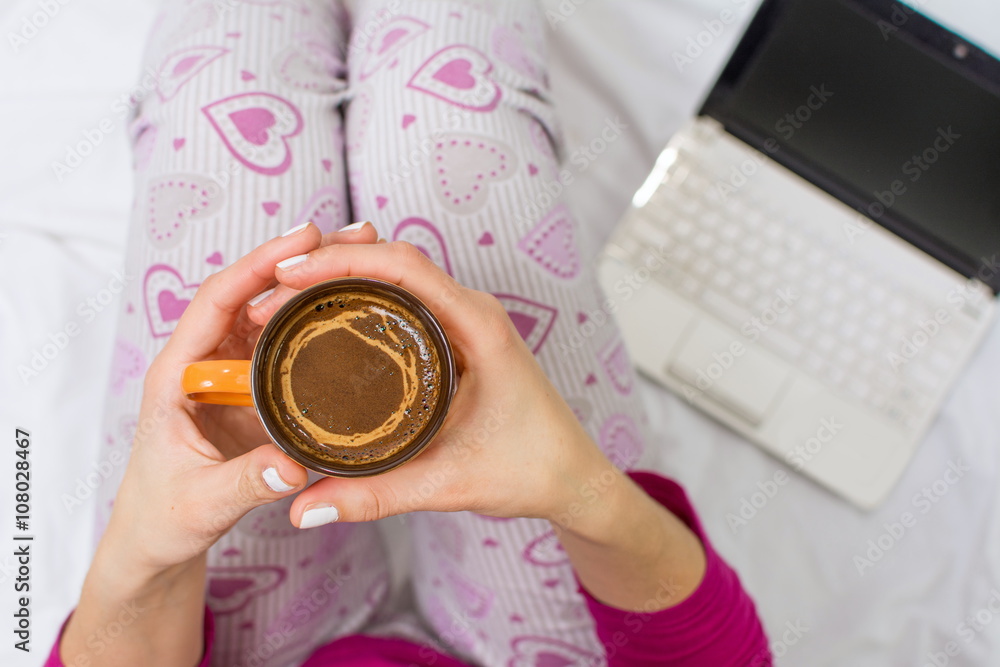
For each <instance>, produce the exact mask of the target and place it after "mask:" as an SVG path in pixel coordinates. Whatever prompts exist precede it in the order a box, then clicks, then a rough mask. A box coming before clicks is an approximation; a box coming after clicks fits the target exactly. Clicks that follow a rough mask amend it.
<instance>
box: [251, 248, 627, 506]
mask: <svg viewBox="0 0 1000 667" xmlns="http://www.w3.org/2000/svg"><path fill="white" fill-rule="evenodd" d="M283 266H285V267H286V268H280V267H279V268H278V269H277V271H276V275H277V279H278V281H279V282H280V283H281V285H282V286H279V287H278V288H277V289H276V290H275V292H274V293H273V294H272V295H271V296H270V297H269V298H268V299H266V300H264V301H263V302H261V303H259V304H257V305H256V306H254V307H252V308H250V314H249V317H250V319H251V321H253V322H255V323H257V324H261V325H262V324H264V323H265V322H266V321H267V320H268V319H269V318H270V317H271V315H272V314H273V313H274V312H275V311H276V310H277V308H278V307H279V306H280V305H281V304H283V303H284V302H285V301H287V300H288V299H289V298H290V297H291V296H292V295H293V294H295V293H296V292H298V291H299V290H302V289H304V288H306V287H309V286H310V285H313V284H315V283H317V282H320V281H323V280H327V279H330V278H334V277H339V276H347V275H353V276H369V277H372V278H378V279H381V280H386V281H388V282H392V283H395V284H398V285H400V286H401V287H403V288H405V289H407V290H409V291H410V292H412V293H413V294H415V295H416V296H417V297H418V298H420V299H421V300H422V301H423V302H424V303H425V304H427V306H428V307H429V308H430V309H431V310H432V311H433V312H434V313H435V315H437V317H438V318H439V319H440V321H441V323H442V325H443V326H444V328H445V330H446V331H447V333H448V336H449V338H450V340H451V342H452V344H453V347H454V350H455V355H456V360H457V362H458V366H459V372H460V376H461V377H460V380H459V382H458V389H457V393H456V394H455V398H454V401H453V402H452V406H451V409H450V411H449V413H448V417H447V419H446V420H445V422H444V424H443V426H442V428H441V430H440V431H439V432H438V435H437V436H436V437H435V439H434V441H433V442H432V443H431V445H430V446H429V447H428V448H427V449H426V450H425V451H424V452H423V453H422V454H420V456H418V457H416V458H415V459H413V460H412V461H410V462H408V463H406V464H405V465H403V466H401V467H399V468H397V469H395V470H393V471H391V472H388V473H386V474H383V475H379V476H375V477H368V478H360V479H334V478H329V479H324V480H321V481H319V482H317V483H315V484H313V485H312V486H311V487H310V488H308V489H307V490H305V491H304V492H303V493H301V494H300V495H299V497H298V498H296V500H295V502H294V503H293V505H292V510H291V514H292V520H293V522H295V523H297V524H299V525H306V526H308V525H312V524H314V522H315V519H313V518H311V517H329V518H332V517H333V515H334V512H332V511H331V510H329V509H325V508H328V507H329V506H331V505H332V506H333V507H336V509H337V512H336V514H337V515H338V516H339V519H340V520H342V521H370V520H373V519H379V518H383V517H386V516H391V515H395V514H401V513H404V512H412V511H419V510H438V511H455V510H472V511H475V512H479V513H482V514H488V515H492V516H497V517H539V518H551V517H553V516H555V515H557V514H560V513H562V512H565V510H566V507H567V506H568V504H569V503H570V502H572V500H571V499H572V498H573V497H575V495H576V494H577V493H578V486H579V483H580V482H581V481H585V480H587V479H589V478H591V477H593V476H594V475H599V474H600V473H601V472H602V471H605V470H608V469H609V468H611V464H610V463H609V462H608V461H607V459H606V458H604V456H603V454H602V453H601V452H600V451H599V450H598V449H597V446H596V445H595V444H594V443H593V441H592V440H591V439H590V438H589V436H588V435H587V434H586V432H585V431H584V430H583V428H582V427H581V426H580V424H579V422H578V420H577V418H576V417H575V415H574V414H573V412H572V411H571V410H570V408H569V407H568V406H567V405H566V403H565V402H564V401H563V399H562V398H561V397H560V396H559V394H558V392H557V391H556V390H555V388H554V387H553V386H552V384H551V383H550V382H549V380H548V378H547V377H546V376H545V374H544V373H543V372H542V369H541V368H540V367H539V365H538V363H537V362H536V361H535V358H534V356H533V355H532V353H531V351H530V350H529V349H528V347H527V346H526V345H525V343H524V341H523V340H522V339H521V337H520V335H519V334H518V332H517V330H516V329H515V328H514V325H513V323H512V322H511V321H510V318H509V317H508V316H507V313H506V312H505V311H504V309H503V307H502V306H501V304H500V303H499V301H497V299H496V298H495V297H493V296H491V295H489V294H485V293H483V292H477V291H474V290H471V289H467V288H465V287H463V286H462V285H460V284H459V283H458V282H456V281H455V280H454V279H453V278H452V277H451V276H449V275H448V274H446V273H445V272H444V271H442V270H441V269H440V268H438V267H437V266H436V265H434V264H433V263H432V262H431V261H430V260H429V259H427V258H426V257H425V256H424V255H423V254H422V253H421V252H420V251H419V250H417V249H416V248H415V247H414V246H412V245H410V244H407V243H403V242H396V243H386V244H377V245H350V246H345V245H327V246H324V247H320V248H318V249H316V250H313V251H312V252H310V253H308V255H307V256H306V257H304V259H303V261H300V262H299V263H294V264H293V263H291V262H289V263H285V264H284V265H283ZM309 509H318V510H319V512H316V513H314V514H311V515H310V518H304V517H303V515H304V513H305V512H306V511H308V510H309ZM328 520H329V519H328Z"/></svg>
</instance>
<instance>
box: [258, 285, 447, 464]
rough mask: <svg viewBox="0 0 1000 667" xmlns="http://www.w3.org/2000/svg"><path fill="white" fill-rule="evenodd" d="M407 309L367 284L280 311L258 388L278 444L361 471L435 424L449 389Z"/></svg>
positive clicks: (428, 340)
mask: <svg viewBox="0 0 1000 667" xmlns="http://www.w3.org/2000/svg"><path fill="white" fill-rule="evenodd" d="M397 289H398V288H397ZM404 294H405V293H404ZM411 298H412V297H411ZM417 303H419V302H417ZM412 306H413V304H407V303H405V301H401V300H400V298H399V296H398V295H394V294H392V293H390V292H386V291H382V290H379V289H372V288H370V286H366V285H361V286H354V287H350V286H344V287H342V288H341V289H339V290H338V289H334V290H328V289H327V290H319V291H317V292H316V293H315V295H314V296H313V297H312V298H307V299H305V300H300V301H298V302H297V303H296V304H295V305H294V308H293V309H292V310H290V311H288V312H286V313H284V314H282V316H281V318H280V322H279V323H278V325H277V327H276V328H275V329H274V331H273V333H271V335H270V338H269V340H270V341H271V343H270V344H269V345H268V346H267V350H266V351H262V352H264V353H265V354H266V361H265V363H264V364H263V365H262V368H264V369H266V370H264V372H263V373H262V375H261V376H260V377H259V381H260V386H259V389H260V391H261V396H262V398H264V400H265V402H266V403H265V410H264V411H265V412H267V413H269V415H270V417H271V419H270V420H269V421H271V422H272V425H273V426H274V427H276V428H277V429H278V430H279V431H281V435H282V436H283V439H284V440H285V441H286V442H288V443H292V444H293V445H294V446H295V447H296V448H298V449H299V451H300V452H301V454H303V455H305V456H306V457H307V458H308V459H311V460H314V461H318V462H320V463H325V464H328V465H330V466H333V467H335V468H343V467H354V466H358V467H362V468H364V467H371V466H373V465H378V464H382V463H384V462H387V461H389V460H392V459H396V458H398V457H399V456H401V455H403V454H405V452H406V450H407V448H408V447H410V446H411V445H413V444H414V443H415V442H417V441H419V440H421V438H423V437H424V434H425V431H426V430H427V429H428V427H429V426H430V425H431V424H432V423H434V428H435V429H436V426H437V424H439V422H440V421H441V417H440V415H439V413H440V411H439V410H438V409H437V408H438V406H439V403H440V402H441V400H442V390H443V389H444V390H446V391H447V390H448V389H449V388H450V387H443V377H442V376H443V374H445V369H444V366H443V361H444V360H443V359H442V358H441V354H440V352H439V345H440V341H439V340H438V339H437V338H435V336H434V335H432V334H431V332H430V331H428V325H427V323H425V318H424V317H421V316H420V315H419V314H418V313H419V312H420V311H419V309H414V308H413V307H412ZM447 384H450V382H449V383H447Z"/></svg>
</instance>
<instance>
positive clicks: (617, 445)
mask: <svg viewBox="0 0 1000 667" xmlns="http://www.w3.org/2000/svg"><path fill="white" fill-rule="evenodd" d="M598 441H599V442H600V443H601V451H603V452H604V454H605V456H607V457H608V460H610V461H611V462H612V463H614V464H615V465H616V466H617V467H618V468H620V469H621V470H630V469H631V468H632V466H634V465H635V464H636V463H638V462H639V458H640V457H641V456H642V451H643V449H644V446H643V439H642V435H641V434H640V433H639V429H638V427H636V425H635V422H633V421H632V420H631V419H630V418H629V417H628V416H627V415H623V414H616V415H611V416H610V417H608V419H607V420H606V421H605V422H604V425H603V426H601V434H600V437H599V438H598Z"/></svg>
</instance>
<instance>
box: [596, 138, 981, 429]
mask: <svg viewBox="0 0 1000 667" xmlns="http://www.w3.org/2000/svg"><path fill="white" fill-rule="evenodd" d="M683 155H684V154H682V156H683ZM671 169H672V173H671V175H670V177H669V178H668V179H667V180H666V181H665V182H664V183H663V184H662V185H661V186H660V187H659V189H658V190H657V191H656V192H655V193H654V194H653V196H652V197H651V198H650V201H649V203H648V204H647V205H646V206H645V207H644V208H643V209H642V211H640V212H639V214H638V215H636V216H635V217H634V218H633V220H632V224H630V225H626V226H625V227H624V229H623V230H622V234H620V235H618V236H617V237H616V238H615V239H614V243H615V245H617V246H618V250H619V252H624V254H625V255H626V257H623V258H622V259H631V261H633V262H634V263H635V264H636V265H639V266H641V265H646V266H652V267H655V268H654V270H653V272H652V277H653V279H655V280H657V281H659V282H661V283H663V284H664V285H666V286H667V287H669V288H670V289H672V290H674V291H676V292H678V293H680V294H681V295H682V296H684V297H686V298H687V299H688V300H691V301H693V302H695V303H698V304H700V305H701V306H702V308H704V309H705V310H706V311H708V312H709V313H711V314H713V315H715V316H716V317H718V318H719V319H720V320H721V321H723V322H725V323H726V324H728V325H730V326H732V327H733V328H734V329H736V331H738V332H739V335H740V336H741V337H745V340H746V341H748V342H754V341H755V342H756V343H758V344H759V345H760V346H762V347H763V348H764V349H767V350H769V351H770V352H772V353H774V354H775V355H777V356H778V357H780V358H782V359H784V360H785V361H787V362H789V363H791V364H792V365H794V366H795V367H797V368H799V369H801V370H802V371H804V372H806V373H807V374H808V375H810V376H812V377H813V378H815V379H817V380H819V381H821V382H824V383H825V384H827V385H828V386H830V387H831V388H832V389H834V391H836V392H838V393H840V394H842V395H846V396H848V397H850V399H852V400H854V401H860V402H862V403H864V404H867V405H868V406H870V407H871V408H873V409H874V410H876V411H878V412H881V413H883V414H884V415H885V416H887V417H888V418H889V419H891V420H892V421H894V422H897V423H898V424H899V425H900V426H902V427H903V428H906V429H911V428H914V427H915V426H916V425H917V422H918V421H919V419H920V418H921V417H922V416H923V415H924V414H925V413H926V411H927V410H928V409H929V408H931V407H932V406H933V404H934V399H935V396H936V394H937V393H938V391H939V389H940V388H941V386H942V385H943V383H944V382H946V381H947V379H948V378H949V376H950V375H951V374H952V373H953V372H954V371H955V370H956V366H957V365H958V364H959V363H960V356H961V354H962V352H963V350H964V349H965V348H966V347H967V345H968V339H969V337H970V336H972V335H973V334H974V328H973V327H972V326H971V324H969V323H968V322H966V321H964V320H963V319H962V318H961V317H956V313H955V312H954V307H953V306H950V305H949V304H947V303H946V298H945V297H946V295H944V294H942V295H936V296H938V297H939V298H938V301H937V303H934V302H933V301H932V300H931V299H928V298H925V297H922V296H921V295H920V294H917V293H915V292H914V291H912V290H909V289H907V287H906V285H904V284H902V283H900V282H898V281H897V280H896V279H895V278H894V277H893V276H891V275H887V274H886V273H885V272H883V271H881V270H880V268H879V267H878V266H872V265H869V264H866V263H864V262H863V261H861V260H858V259H856V258H854V257H852V256H851V253H849V251H848V250H847V248H845V247H844V245H843V243H838V242H836V241H834V240H833V239H831V238H828V237H823V236H820V235H819V234H818V233H816V232H815V231H813V230H811V229H808V228H806V226H804V225H802V224H800V223H799V221H797V220H796V219H795V218H792V217H789V216H788V215H785V214H784V213H782V212H780V211H777V210H774V209H773V208H769V207H768V206H766V205H764V204H762V203H761V202H759V201H755V200H753V199H752V198H751V197H749V196H746V195H744V194H743V193H742V192H740V193H737V194H732V195H729V196H725V197H724V196H723V195H722V193H721V192H720V190H719V189H718V187H717V186H716V183H718V182H719V179H718V178H717V177H715V176H714V175H713V174H711V173H708V172H706V171H704V170H702V169H701V168H700V167H699V166H698V165H697V164H696V163H695V162H694V160H693V159H686V160H685V159H683V157H682V158H679V159H678V161H677V163H675V164H674V165H673V167H672V168H671ZM723 178H725V177H723ZM723 182H724V181H723ZM656 248H659V249H660V250H659V251H656V250H655V249H656ZM651 253H656V254H658V255H659V258H660V259H661V260H662V261H659V262H657V261H652V262H650V261H649V260H650V259H651ZM629 256H630V257H629ZM941 308H945V309H946V310H947V311H948V313H949V315H950V316H951V317H950V320H949V321H948V322H947V323H945V324H944V325H940V326H939V327H938V329H937V330H936V331H934V332H933V334H928V330H929V329H932V328H933V327H932V326H927V329H922V328H921V326H920V323H921V322H924V323H926V322H928V321H933V319H934V313H935V312H936V311H938V310H939V309H941ZM922 331H923V332H924V334H928V335H925V336H921V335H920V334H919V332H922ZM906 340H909V341H911V343H912V342H917V343H921V345H920V347H919V348H906V349H905V351H906V352H909V351H912V350H913V349H917V350H918V352H917V353H916V354H915V355H912V356H910V355H907V356H904V347H905V343H904V342H905V341H906ZM925 340H926V341H927V342H924V341H925ZM892 355H896V356H895V357H894V356H892ZM894 362H895V363H894Z"/></svg>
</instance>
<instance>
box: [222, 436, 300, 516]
mask: <svg viewBox="0 0 1000 667" xmlns="http://www.w3.org/2000/svg"><path fill="white" fill-rule="evenodd" d="M206 473H207V474H208V476H209V479H208V480H206V483H205V485H204V486H203V487H202V488H205V489H208V492H207V493H206V497H205V502H206V506H207V507H214V508H215V517H214V519H213V524H214V526H213V527H214V528H216V529H217V530H218V532H220V533H222V532H225V531H227V530H229V529H230V528H232V527H233V526H234V525H235V524H236V522H237V521H239V520H240V518H242V517H243V515H245V514H246V513H247V512H249V511H250V510H252V509H254V508H255V507H259V506H260V505H266V504H267V503H270V502H274V501H275V500H280V499H281V498H284V497H286V496H290V495H292V494H293V493H295V492H296V491H298V490H299V489H301V488H303V487H304V486H305V485H306V482H307V481H308V473H306V470H305V468H303V467H302V466H300V465H299V464H298V463H296V462H295V461H292V460H291V459H290V458H288V457H287V456H285V454H283V453H282V452H281V450H280V449H278V448H277V447H276V446H275V445H274V444H272V443H267V444H266V445H261V446H260V447H257V448H255V449H253V450H251V451H249V452H247V453H246V454H243V455H242V456H238V457H236V458H234V459H231V460H229V461H226V462H225V463H220V464H218V465H216V466H213V467H212V468H210V469H208V470H206Z"/></svg>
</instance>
